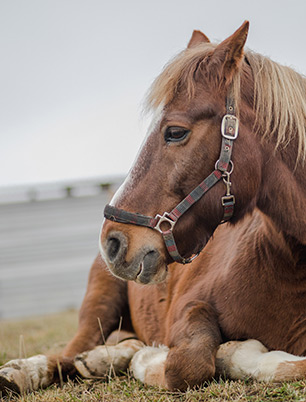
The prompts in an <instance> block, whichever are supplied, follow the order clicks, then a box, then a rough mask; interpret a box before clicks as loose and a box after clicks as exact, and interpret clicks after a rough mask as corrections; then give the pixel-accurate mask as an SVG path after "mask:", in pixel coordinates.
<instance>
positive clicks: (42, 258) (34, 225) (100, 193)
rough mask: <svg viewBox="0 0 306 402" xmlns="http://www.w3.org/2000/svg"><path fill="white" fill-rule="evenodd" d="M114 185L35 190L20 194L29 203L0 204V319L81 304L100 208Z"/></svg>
mask: <svg viewBox="0 0 306 402" xmlns="http://www.w3.org/2000/svg"><path fill="white" fill-rule="evenodd" d="M119 182H120V180H117V181H116V182H113V183H112V184H110V183H109V182H107V183H105V182H102V184H101V183H96V185H95V186H94V190H93V189H92V186H89V184H88V183H87V184H86V183H82V185H76V184H75V183H73V185H71V186H65V187H64V188H63V186H60V188H59V187H58V188H56V186H54V187H52V188H51V189H50V186H49V187H48V186H47V187H44V189H43V190H42V188H41V187H39V188H37V189H35V192H33V191H32V192H28V193H26V192H25V193H24V194H23V197H26V195H29V194H30V195H32V196H31V197H30V198H29V197H28V201H22V202H14V203H6V204H0V318H14V317H24V316H32V315H39V314H46V313H51V312H57V311H61V310H65V309H69V308H78V307H79V306H80V303H81V302H82V298H83V296H84V293H85V289H86V284H87V277H88V273H89V269H90V266H91V264H92V262H93V260H94V258H95V256H96V255H97V253H98V236H99V231H100V226H101V222H102V212H103V208H104V206H105V204H106V203H107V202H108V201H109V199H110V197H111V195H112V193H113V192H114V191H115V189H116V188H117V187H118V185H119ZM85 184H86V185H85ZM86 186H87V187H86ZM86 188H87V190H86V191H85V190H84V189H86ZM89 189H91V190H90V191H89ZM51 190H52V191H51ZM55 190H56V191H55ZM48 191H49V193H48ZM50 191H51V192H52V194H53V199H50V198H52V197H51V196H50ZM89 193H91V195H89ZM34 194H35V196H34ZM48 194H49V196H48ZM54 194H56V196H55V195H54ZM29 199H30V200H31V201H29ZM34 200H36V201H34ZM37 200H40V201H37ZM15 201H16V199H15ZM19 201H20V197H19Z"/></svg>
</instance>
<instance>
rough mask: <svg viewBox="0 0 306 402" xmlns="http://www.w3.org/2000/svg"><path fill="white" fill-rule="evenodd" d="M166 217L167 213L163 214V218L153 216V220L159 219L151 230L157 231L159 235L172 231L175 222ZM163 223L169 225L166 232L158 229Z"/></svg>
mask: <svg viewBox="0 0 306 402" xmlns="http://www.w3.org/2000/svg"><path fill="white" fill-rule="evenodd" d="M167 215H169V212H164V214H163V216H161V215H159V214H157V215H156V216H155V219H157V218H159V220H158V222H157V224H156V225H155V226H154V228H153V229H155V230H157V231H158V232H160V233H161V234H163V233H165V232H167V231H168V230H170V231H172V229H173V228H174V225H175V224H176V221H173V220H172V219H170V218H169V217H168V216H167ZM163 222H167V223H169V225H170V228H169V229H167V230H162V228H161V227H160V225H161V224H162V223H163Z"/></svg>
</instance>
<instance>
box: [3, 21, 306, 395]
mask: <svg viewBox="0 0 306 402" xmlns="http://www.w3.org/2000/svg"><path fill="white" fill-rule="evenodd" d="M247 30H248V25H247V24H244V25H243V26H242V27H241V28H240V29H239V30H238V31H236V32H235V33H234V34H233V35H232V36H231V37H229V38H228V39H227V40H225V41H224V42H222V43H221V44H219V45H217V46H216V45H211V44H210V43H209V41H208V39H207V38H206V37H205V36H204V35H203V34H201V33H199V32H198V31H196V32H195V33H194V35H193V37H192V39H191V41H190V43H189V46H188V49H187V51H186V52H185V53H183V55H181V56H179V57H178V59H176V60H174V61H173V62H172V64H170V65H169V66H168V67H167V68H166V70H165V71H164V73H162V74H161V76H160V77H159V78H158V80H157V82H156V83H155V85H154V87H153V90H152V92H151V97H150V102H151V104H152V105H153V106H154V107H156V108H157V109H160V110H161V113H160V114H159V116H158V118H157V123H156V124H155V126H153V127H152V130H151V132H150V135H149V136H148V138H147V141H146V143H145V145H144V147H143V149H142V151H141V153H140V155H139V157H138V160H137V161H136V164H135V166H134V168H133V169H132V171H131V173H130V176H129V178H128V180H127V182H126V183H125V185H124V186H123V188H122V189H121V190H120V192H119V193H118V194H117V195H116V196H115V197H114V199H113V200H112V206H111V207H110V209H109V210H114V211H115V212H116V211H119V212H118V214H121V213H122V211H127V213H128V215H127V216H129V217H131V216H132V218H133V219H134V218H135V217H136V218H135V219H136V221H137V219H138V217H139V215H137V216H136V213H140V214H142V216H143V215H145V219H147V218H146V217H149V218H150V217H155V215H157V214H163V212H164V211H171V210H172V209H173V208H174V207H175V205H177V204H178V203H179V202H180V201H181V200H182V199H183V198H184V197H186V196H187V198H188V197H189V196H188V194H189V193H190V191H191V190H192V189H193V188H195V187H196V186H197V185H198V184H199V183H200V182H201V181H202V180H203V178H205V177H207V176H208V175H209V174H210V173H211V172H212V171H213V169H214V167H215V169H216V170H215V172H217V173H216V175H217V176H218V175H219V176H218V177H219V179H220V178H221V177H227V183H228V187H227V190H229V189H230V190H231V191H232V194H234V195H235V198H236V203H235V206H234V214H233V216H230V218H228V219H230V222H229V223H226V224H225V225H219V224H220V221H221V220H222V216H224V214H223V207H222V204H221V199H222V200H223V196H224V194H225V190H226V189H225V187H224V185H223V183H222V180H220V181H217V182H216V183H215V184H214V185H213V186H212V187H211V188H210V189H209V191H207V192H206V193H205V195H204V196H203V197H202V198H201V199H200V200H199V201H198V202H197V203H196V204H194V205H193V206H192V208H190V210H188V212H187V213H186V214H184V216H182V217H180V219H179V221H178V222H177V225H176V224H175V229H174V231H173V233H174V237H175V241H176V243H177V249H176V251H179V253H180V255H182V256H183V260H184V258H185V257H186V258H187V257H188V256H190V255H191V254H193V253H195V252H197V251H198V250H199V249H201V248H202V247H203V246H205V248H204V250H203V251H202V253H201V254H200V256H199V257H198V258H197V259H195V260H194V261H193V262H192V263H191V264H190V265H187V266H184V265H181V264H180V263H177V262H175V263H173V261H172V256H173V255H172V254H171V251H169V250H170V248H168V245H167V243H166V245H167V248H166V246H165V244H164V243H163V238H162V236H161V234H160V233H159V232H158V231H157V230H152V227H153V226H151V227H149V228H148V227H140V226H135V225H134V224H132V223H133V222H131V221H129V222H127V221H120V220H117V221H116V219H115V218H116V217H115V218H114V217H113V216H111V215H109V214H108V215H107V214H106V217H107V218H108V219H113V218H114V219H113V220H115V222H113V221H112V220H106V221H105V222H104V225H103V230H102V232H101V239H100V240H101V253H102V255H103V259H104V261H105V262H104V261H102V260H101V258H100V257H98V259H97V260H96V262H95V264H94V265H93V267H92V271H91V274H90V278H89V284H88V290H87V293H86V296H85V299H84V302H83V305H82V308H81V312H80V326H79V330H78V333H77V334H76V336H75V338H74V339H73V340H72V341H71V342H70V344H69V345H68V346H67V347H66V349H65V350H64V352H63V354H62V355H61V356H60V357H57V359H60V361H61V364H62V371H63V372H67V373H73V371H74V370H75V367H76V368H77V370H78V372H79V373H81V374H82V375H83V376H85V377H94V376H101V375H103V374H105V372H106V367H108V366H109V360H108V359H109V356H110V354H111V355H112V356H113V357H114V356H115V355H116V356H117V358H118V356H119V357H120V356H121V357H122V356H125V357H124V359H123V360H124V363H122V361H121V360H120V359H119V358H118V359H117V360H116V364H115V367H116V368H117V369H122V368H125V367H126V365H127V364H128V363H127V362H128V361H129V360H131V358H132V356H133V355H134V354H135V352H136V351H137V350H138V349H139V348H141V347H142V346H143V344H145V345H152V344H157V345H158V344H161V345H165V347H164V348H160V349H158V348H141V350H139V352H137V353H136V354H135V356H134V357H133V360H132V369H133V372H134V374H135V376H136V377H137V378H139V379H141V380H143V381H145V382H147V383H149V384H157V385H161V386H164V387H167V388H169V389H176V388H180V389H184V388H186V386H187V385H188V384H189V385H194V384H200V383H201V382H203V381H205V380H207V379H209V378H211V377H212V376H214V375H215V373H216V371H217V373H218V372H224V371H225V372H226V373H227V374H228V375H229V376H231V377H232V378H243V377H245V376H253V377H254V378H258V379H263V380H270V379H274V380H280V379H292V378H303V377H305V374H306V359H303V358H302V357H297V356H305V355H306V310H305V305H306V261H305V260H306V255H305V244H306V214H305V210H306V200H305V198H306V197H305V190H306V175H305V169H304V165H305V163H304V160H305V154H306V135H305V126H306V83H305V79H304V78H302V77H301V76H299V75H298V74H297V73H294V72H293V71H292V70H290V69H286V68H284V67H281V66H278V65H277V64H275V63H273V62H271V61H267V60H266V59H264V58H262V57H261V56H259V55H254V54H252V53H249V52H247V53H244V52H243V47H244V43H245V40H246V36H247ZM229 88H230V89H229ZM229 93H230V94H231V95H229ZM232 97H234V99H235V104H236V106H237V109H236V108H233V109H232V110H231V109H229V108H228V106H227V107H225V104H226V99H229V98H231V99H232ZM228 104H231V102H228ZM238 108H239V119H240V132H239V136H238V138H237V139H235V141H234V143H233V142H232V141H231V142H230V144H229V145H226V146H225V148H224V144H223V139H222V144H221V134H220V125H221V121H222V117H223V116H224V114H225V113H227V111H228V110H230V112H231V113H233V111H236V112H237V114H238ZM222 135H223V134H222ZM220 146H221V148H222V149H223V151H224V150H225V153H226V152H227V151H228V150H229V149H230V148H232V147H233V153H232V162H231V163H230V164H228V165H226V167H225V169H224V170H222V166H221V167H219V165H220V163H219V162H220V161H219V162H217V159H218V155H219V154H220ZM223 151H222V152H223ZM222 152H221V155H222ZM222 158H223V157H221V161H222V162H223V160H222ZM221 165H222V163H221ZM233 166H234V170H233V172H228V170H229V169H230V168H231V167H233ZM220 169H221V171H220ZM219 179H218V180H219ZM229 179H231V182H232V185H231V186H230V185H229V181H230V180H229ZM230 197H231V195H230ZM189 199H190V197H189ZM118 216H119V215H118ZM157 216H158V215H157ZM166 216H169V215H167V214H166ZM152 219H153V218H152ZM158 219H159V218H158ZM149 220H150V219H149ZM147 221H148V220H147ZM126 223H129V224H126ZM170 223H171V219H170ZM168 224H169V222H168V223H165V222H164V223H163V225H166V227H164V228H162V231H164V232H167V233H168V231H169V227H167V225H168ZM144 226H145V225H144ZM168 251H169V253H170V254H169V253H168ZM176 251H175V252H176ZM175 258H176V257H175V253H174V259H175ZM180 259H181V260H182V257H181V256H179V257H178V260H180ZM106 265H107V267H108V269H109V270H110V271H111V272H112V273H113V274H114V275H115V276H112V275H110V273H109V272H108V270H107V268H106ZM116 277H119V278H120V279H118V278H116ZM121 279H128V280H133V281H134V282H132V281H130V282H128V284H127V283H126V282H125V281H122V280H121ZM147 284H150V285H147ZM120 317H123V329H128V330H132V331H133V332H134V333H135V334H136V336H137V338H138V341H133V340H126V341H125V343H124V342H123V343H122V344H119V345H118V346H117V347H114V348H115V349H111V352H109V351H108V352H107V353H106V352H105V347H104V346H100V347H98V348H96V349H93V348H94V347H95V346H96V345H99V344H100V343H102V341H103V337H101V328H100V326H99V324H98V322H97V321H98V320H97V318H99V319H100V321H101V323H102V326H103V333H104V337H105V338H107V337H108V336H109V334H110V333H111V331H113V330H114V329H116V328H117V327H118V324H119V321H120ZM249 339H256V340H257V341H246V342H232V341H242V340H249ZM226 341H230V342H227V343H225V344H222V343H223V342H226ZM258 341H260V342H261V343H259V342H258ZM133 342H134V343H133ZM135 342H136V343H135ZM137 342H138V343H137ZM262 344H263V345H265V346H263V345H262ZM220 345H221V346H220ZM265 347H266V348H268V349H266V348H265ZM116 348H117V349H116ZM91 349H93V350H92V351H90V352H88V353H82V352H84V351H86V350H91ZM123 350H125V352H123ZM268 350H281V351H283V352H286V353H283V352H268ZM80 353H82V354H81V355H79V354H80ZM288 353H291V354H293V355H289V354H288ZM294 355H295V356H294ZM74 359H75V360H74ZM119 361H120V362H121V363H120V362H119ZM101 362H103V364H102V363H101ZM288 362H289V363H288ZM16 364H18V365H19V366H20V367H19V369H18V370H16ZM29 364H30V365H32V366H31V367H32V368H31V370H32V372H33V365H35V364H37V367H38V368H39V370H40V371H39V372H40V373H41V372H44V373H45V374H41V376H40V377H39V381H38V383H37V384H38V385H35V387H37V386H41V385H46V384H48V383H50V382H52V381H54V379H55V377H56V367H57V363H56V359H54V358H49V359H47V360H45V363H42V360H41V359H40V360H39V361H38V360H37V363H35V360H33V361H31V362H28V361H26V360H24V361H19V362H17V363H16V361H14V362H13V363H8V364H7V365H6V366H4V367H3V369H2V371H0V384H2V385H3V386H9V387H10V388H13V389H14V387H15V389H19V390H25V389H29V388H32V389H33V388H35V387H34V386H32V385H31V382H29V381H30V380H29V381H28V380H25V377H24V376H25V375H26V374H23V373H27V372H28V371H27V370H28V368H27V367H28V365H29ZM44 364H45V366H44V367H45V369H44V370H45V371H43V370H42V369H41V365H44ZM37 370H38V369H37ZM34 371H35V370H34ZM1 375H2V376H1ZM20 376H21V377H20ZM20 378H22V379H20ZM29 384H30V385H29ZM35 384H36V383H35Z"/></svg>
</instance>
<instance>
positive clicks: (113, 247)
mask: <svg viewBox="0 0 306 402" xmlns="http://www.w3.org/2000/svg"><path fill="white" fill-rule="evenodd" d="M120 245H121V242H120V240H119V239H118V238H116V237H111V238H109V239H108V241H107V255H108V258H109V260H110V261H114V260H115V259H116V257H117V255H118V252H119V250H120Z"/></svg>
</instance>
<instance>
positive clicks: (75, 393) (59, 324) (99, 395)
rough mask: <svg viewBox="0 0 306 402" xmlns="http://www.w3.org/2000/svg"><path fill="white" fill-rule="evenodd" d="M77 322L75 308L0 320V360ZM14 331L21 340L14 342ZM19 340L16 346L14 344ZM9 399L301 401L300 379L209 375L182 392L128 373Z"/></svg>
mask: <svg viewBox="0 0 306 402" xmlns="http://www.w3.org/2000/svg"><path fill="white" fill-rule="evenodd" d="M76 326H77V314H76V312H74V311H72V312H65V313H62V314H57V315H52V316H47V317H38V318H33V319H29V320H23V321H18V322H13V321H2V322H0V345H1V356H0V357H1V358H0V363H1V364H2V363H4V362H5V361H7V360H10V359H12V358H16V357H19V355H20V353H21V354H23V350H22V349H23V346H22V344H23V343H24V345H25V349H26V355H27V356H30V355H33V354H35V353H44V352H45V351H47V350H50V349H51V348H52V349H53V350H56V349H59V348H60V347H62V346H63V345H64V344H65V343H66V342H67V341H68V340H69V339H70V338H71V337H72V335H73V334H74V332H75V330H76ZM20 335H22V336H23V340H24V342H22V341H21V342H20ZM20 344H21V346H20ZM9 400H14V401H25V402H34V401H35V402H36V401H37V402H38V401H41V402H49V401H50V402H60V401H63V402H68V401H69V402H70V401H71V402H72V401H78V402H83V401H85V402H86V401H93V402H95V401H105V402H123V401H135V402H147V401H148V402H150V401H152V402H153V401H154V402H168V401H169V402H183V401H184V402H193V401H216V402H218V401H251V402H255V401H256V402H257V401H275V402H278V401H306V381H299V382H292V383H283V384H278V385H273V384H263V383H257V382H252V381H223V380H220V381H213V382H210V383H208V384H204V385H203V386H201V387H199V388H196V389H190V390H188V391H187V392H184V393H182V392H176V393H173V392H168V391H165V390H161V389H158V388H154V387H148V386H144V385H143V384H141V383H140V382H138V381H136V380H134V379H133V378H131V377H130V376H129V375H128V374H127V375H125V376H122V377H116V378H114V379H109V380H108V381H100V380H98V381H92V380H81V379H78V380H77V381H74V382H72V381H68V383H66V384H64V386H63V387H62V388H60V387H59V386H58V385H54V386H51V387H49V388H47V389H46V390H41V391H37V392H34V393H31V394H29V395H25V396H23V397H13V396H11V397H10V398H9Z"/></svg>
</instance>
